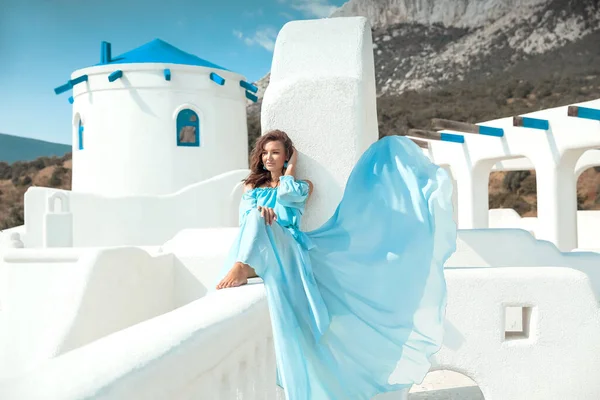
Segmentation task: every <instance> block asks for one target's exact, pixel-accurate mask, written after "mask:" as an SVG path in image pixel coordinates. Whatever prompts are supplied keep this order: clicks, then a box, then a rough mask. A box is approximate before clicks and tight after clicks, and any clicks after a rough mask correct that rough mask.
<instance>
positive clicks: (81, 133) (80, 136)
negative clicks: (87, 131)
mask: <svg viewBox="0 0 600 400" xmlns="http://www.w3.org/2000/svg"><path fill="white" fill-rule="evenodd" d="M77 133H78V142H79V150H83V124H82V123H81V119H80V120H79V127H78V128H77Z"/></svg>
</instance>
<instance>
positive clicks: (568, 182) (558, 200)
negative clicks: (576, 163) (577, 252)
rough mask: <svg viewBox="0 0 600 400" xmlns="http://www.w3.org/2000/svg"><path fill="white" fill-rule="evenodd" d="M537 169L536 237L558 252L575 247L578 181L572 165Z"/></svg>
mask: <svg viewBox="0 0 600 400" xmlns="http://www.w3.org/2000/svg"><path fill="white" fill-rule="evenodd" d="M542 165H543V167H540V168H537V169H536V178H537V203H538V205H537V212H538V229H537V230H536V236H537V238H538V239H541V240H548V241H550V242H552V243H554V244H555V245H556V246H557V247H558V248H559V249H560V250H561V251H570V250H573V249H574V248H576V247H577V180H576V178H575V171H574V168H573V166H572V165H569V164H567V163H565V162H563V163H561V164H559V165H557V164H555V163H550V162H548V163H545V164H542Z"/></svg>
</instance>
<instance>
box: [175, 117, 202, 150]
mask: <svg viewBox="0 0 600 400" xmlns="http://www.w3.org/2000/svg"><path fill="white" fill-rule="evenodd" d="M177 146H195V147H199V146H200V119H199V118H198V114H196V113H195V112H194V111H192V110H190V109H187V108H186V109H184V110H181V111H179V114H177Z"/></svg>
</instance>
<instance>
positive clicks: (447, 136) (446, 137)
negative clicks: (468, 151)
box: [440, 133, 465, 143]
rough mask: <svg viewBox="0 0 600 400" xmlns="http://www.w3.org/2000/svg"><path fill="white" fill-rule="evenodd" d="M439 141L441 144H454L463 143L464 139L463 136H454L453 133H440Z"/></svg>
mask: <svg viewBox="0 0 600 400" xmlns="http://www.w3.org/2000/svg"><path fill="white" fill-rule="evenodd" d="M440 139H441V140H442V141H443V142H454V143H464V142H465V137H464V136H463V135H455V134H453V133H441V134H440Z"/></svg>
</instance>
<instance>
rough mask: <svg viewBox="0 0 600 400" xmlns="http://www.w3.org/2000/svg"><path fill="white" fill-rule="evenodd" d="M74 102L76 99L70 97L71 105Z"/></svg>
mask: <svg viewBox="0 0 600 400" xmlns="http://www.w3.org/2000/svg"><path fill="white" fill-rule="evenodd" d="M74 101H75V99H74V98H73V96H69V103H71V104H73V102H74Z"/></svg>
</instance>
